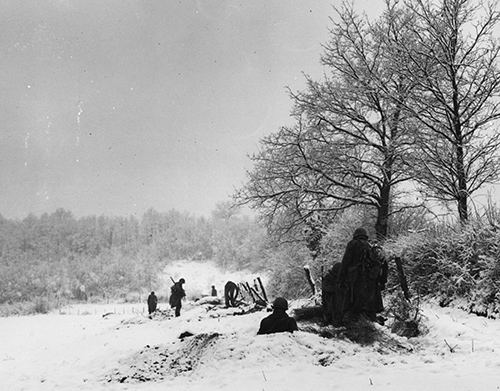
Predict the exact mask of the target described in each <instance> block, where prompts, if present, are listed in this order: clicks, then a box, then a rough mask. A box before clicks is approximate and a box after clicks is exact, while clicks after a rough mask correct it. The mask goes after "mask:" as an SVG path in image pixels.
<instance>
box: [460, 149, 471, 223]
mask: <svg viewBox="0 0 500 391" xmlns="http://www.w3.org/2000/svg"><path fill="white" fill-rule="evenodd" d="M457 177H458V178H457V179H458V198H457V203H458V216H459V217H460V222H461V223H465V222H466V221H467V220H468V218H469V211H468V209H467V199H468V194H467V178H466V175H465V170H464V149H463V146H462V145H461V144H459V145H457Z"/></svg>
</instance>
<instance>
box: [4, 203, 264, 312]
mask: <svg viewBox="0 0 500 391" xmlns="http://www.w3.org/2000/svg"><path fill="white" fill-rule="evenodd" d="M266 243H267V242H266V239H265V231H264V230H263V229H262V228H260V227H259V226H258V225H257V224H256V223H255V221H254V220H253V219H251V218H249V217H247V216H242V215H241V214H239V213H238V212H237V211H235V210H234V209H233V208H231V207H230V206H229V204H224V203H221V204H219V205H218V207H217V208H216V209H215V210H214V211H213V213H212V215H211V216H210V217H209V218H204V217H195V216H193V215H191V214H189V213H181V212H178V211H176V210H170V211H168V212H165V213H159V212H157V211H155V210H153V209H149V210H148V211H146V212H145V213H144V215H143V216H142V218H140V219H138V218H136V217H134V216H130V217H127V218H125V217H108V216H88V217H81V218H75V217H74V216H73V214H72V213H71V212H70V211H67V210H64V209H58V210H56V211H55V212H53V213H51V214H43V215H41V216H35V215H33V214H30V215H29V216H27V217H26V218H24V219H22V220H12V219H6V218H3V217H0V276H1V283H0V304H10V305H12V304H14V303H32V304H33V305H37V306H38V307H40V308H39V310H41V311H44V310H45V309H46V308H45V307H48V306H52V305H57V303H64V302H66V301H68V300H92V301H100V300H109V299H111V300H116V299H120V298H121V299H129V300H134V299H135V300H137V299H138V298H139V297H140V296H141V294H142V297H144V293H145V292H148V291H150V290H152V289H154V288H155V287H156V286H157V284H158V277H159V275H160V272H161V270H162V268H163V267H164V266H165V265H166V264H167V263H168V262H169V261H173V260H214V261H215V262H216V263H217V264H218V265H219V266H221V267H223V268H236V269H239V268H249V269H252V270H255V269H258V268H259V267H261V266H262V264H263V261H264V258H263V254H264V253H265V251H266V249H265V247H266Z"/></svg>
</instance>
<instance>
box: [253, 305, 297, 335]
mask: <svg viewBox="0 0 500 391" xmlns="http://www.w3.org/2000/svg"><path fill="white" fill-rule="evenodd" d="M287 309H288V302H287V301H286V299H284V298H283V297H278V298H276V299H275V300H274V302H273V313H272V314H271V315H269V316H268V317H267V318H264V319H262V321H261V322H260V328H259V331H258V332H257V334H272V333H282V332H285V331H288V332H290V333H293V332H294V331H296V330H298V328H297V322H296V321H295V319H293V318H291V317H289V316H288V314H287V313H286V310H287Z"/></svg>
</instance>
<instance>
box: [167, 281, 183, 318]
mask: <svg viewBox="0 0 500 391" xmlns="http://www.w3.org/2000/svg"><path fill="white" fill-rule="evenodd" d="M185 282H186V281H185V280H184V278H181V279H180V280H179V281H177V282H176V283H175V284H174V285H172V287H171V288H170V300H169V303H170V307H172V308H175V316H180V315H181V307H182V298H183V297H184V296H186V292H185V291H184V288H183V287H182V284H184V283H185Z"/></svg>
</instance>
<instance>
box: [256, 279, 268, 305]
mask: <svg viewBox="0 0 500 391" xmlns="http://www.w3.org/2000/svg"><path fill="white" fill-rule="evenodd" d="M257 281H259V285H260V289H261V291H262V295H263V296H264V300H266V302H267V301H268V300H267V294H266V290H265V289H264V284H263V283H262V280H261V279H260V277H257Z"/></svg>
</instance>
